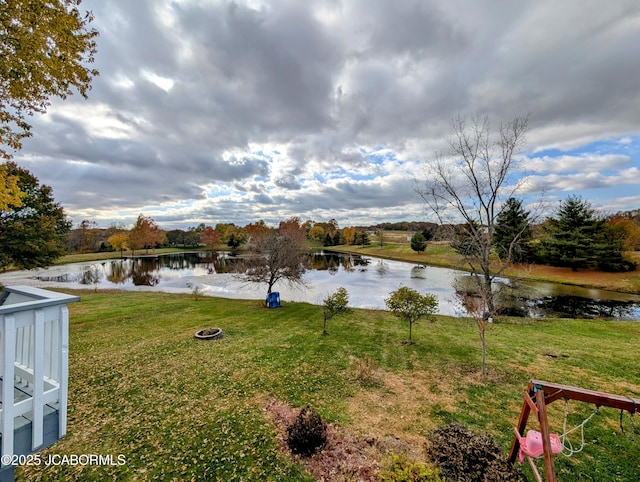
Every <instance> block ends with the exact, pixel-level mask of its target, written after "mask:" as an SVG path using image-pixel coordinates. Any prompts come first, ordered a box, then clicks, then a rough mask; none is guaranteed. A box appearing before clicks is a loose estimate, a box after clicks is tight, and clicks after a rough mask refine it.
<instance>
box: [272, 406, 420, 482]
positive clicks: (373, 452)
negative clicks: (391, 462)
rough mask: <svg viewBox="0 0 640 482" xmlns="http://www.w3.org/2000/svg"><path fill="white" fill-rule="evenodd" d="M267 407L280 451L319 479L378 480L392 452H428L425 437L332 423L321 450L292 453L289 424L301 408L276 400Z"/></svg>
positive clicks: (412, 455) (337, 481)
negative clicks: (371, 431) (373, 432)
mask: <svg viewBox="0 0 640 482" xmlns="http://www.w3.org/2000/svg"><path fill="white" fill-rule="evenodd" d="M264 410H265V413H266V415H267V417H268V418H269V419H270V420H271V421H272V422H273V424H274V425H275V426H276V429H277V432H278V446H279V448H280V451H281V452H282V453H285V454H287V456H289V457H290V458H291V459H292V460H294V461H296V462H297V463H299V464H300V465H302V466H303V467H304V469H305V470H306V471H307V472H308V473H309V474H311V475H312V476H313V477H314V478H315V479H316V480H320V481H325V482H343V481H344V482H346V481H361V482H370V481H377V480H378V474H379V473H380V468H381V464H382V462H383V461H384V460H385V459H386V458H387V457H388V456H389V454H391V453H394V454H406V455H407V456H409V457H410V458H420V459H422V458H424V455H425V454H424V448H423V447H424V443H423V440H422V439H420V440H419V441H416V440H414V441H413V443H410V442H409V441H406V440H403V439H401V438H399V437H393V436H383V437H374V436H364V435H360V434H357V433H354V432H352V431H350V430H348V429H346V428H344V427H339V426H336V425H333V424H329V425H327V444H326V445H325V446H324V447H323V448H322V450H321V451H320V452H318V453H316V454H314V455H312V456H311V457H301V456H299V455H295V454H293V453H291V451H290V450H289V447H288V446H287V441H286V436H287V427H288V426H289V425H291V424H292V423H293V421H294V420H295V418H296V416H297V415H298V413H299V410H297V409H295V408H293V407H291V406H290V405H287V404H285V403H282V402H279V401H277V400H271V401H269V402H268V403H267V405H266V407H265V409H264ZM416 442H418V443H416Z"/></svg>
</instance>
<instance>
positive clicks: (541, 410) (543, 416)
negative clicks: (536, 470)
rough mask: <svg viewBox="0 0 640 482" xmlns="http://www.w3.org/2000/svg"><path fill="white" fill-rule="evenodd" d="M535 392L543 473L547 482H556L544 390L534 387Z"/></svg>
mask: <svg viewBox="0 0 640 482" xmlns="http://www.w3.org/2000/svg"><path fill="white" fill-rule="evenodd" d="M534 389H535V390H536V405H537V407H538V421H539V422H540V433H542V448H543V449H544V471H545V473H546V475H547V482H556V471H555V468H554V467H553V454H552V453H551V440H550V439H549V422H548V420H547V404H546V403H545V401H544V388H543V387H541V386H534Z"/></svg>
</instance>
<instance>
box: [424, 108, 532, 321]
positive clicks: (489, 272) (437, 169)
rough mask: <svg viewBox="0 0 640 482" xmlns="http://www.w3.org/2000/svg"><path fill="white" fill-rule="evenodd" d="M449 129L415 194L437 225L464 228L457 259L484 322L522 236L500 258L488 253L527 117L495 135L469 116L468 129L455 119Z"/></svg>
mask: <svg viewBox="0 0 640 482" xmlns="http://www.w3.org/2000/svg"><path fill="white" fill-rule="evenodd" d="M451 128H452V131H453V134H452V135H451V136H450V138H449V139H448V144H449V152H446V153H440V154H438V155H437V156H436V158H435V159H434V160H433V161H432V162H427V163H426V165H425V175H426V179H425V181H424V183H422V184H419V185H418V186H417V188H416V191H417V193H418V194H419V195H420V196H421V197H422V199H423V200H424V201H425V203H426V205H427V206H428V207H429V209H430V210H432V211H433V212H434V213H435V214H436V216H437V217H438V219H439V220H440V223H441V224H442V223H443V220H444V219H448V220H454V221H456V220H457V222H462V223H464V225H465V233H464V237H465V240H464V247H465V248H464V250H462V255H463V258H464V261H465V263H466V264H467V265H468V266H469V269H470V271H471V273H472V276H473V278H474V279H475V280H476V282H477V286H476V289H477V292H478V295H479V297H480V299H481V300H482V304H483V307H482V310H483V312H484V313H485V315H484V316H483V317H484V318H486V317H488V316H495V314H496V313H495V312H496V303H495V300H494V292H493V290H492V284H493V281H494V279H495V278H496V277H497V276H500V274H502V272H503V271H504V269H505V268H506V266H507V263H508V262H509V260H510V258H511V254H512V251H513V248H514V247H515V246H516V245H517V242H518V239H519V237H520V235H521V234H522V233H516V235H515V236H514V239H513V240H512V241H511V245H510V247H509V248H508V249H507V250H506V253H497V252H496V251H495V250H494V249H493V248H494V244H495V240H494V234H495V228H496V222H497V219H498V215H499V214H500V212H501V211H502V209H503V207H504V204H505V202H506V201H507V199H509V198H510V197H512V196H513V195H514V194H515V192H516V191H517V190H518V188H519V187H520V184H521V182H520V178H519V177H518V174H520V171H519V169H518V168H517V154H518V153H519V151H520V150H521V149H522V147H523V145H524V142H525V135H526V133H527V129H528V116H524V117H515V118H514V119H513V120H511V121H510V122H507V123H504V124H501V125H500V127H499V129H498V130H497V132H496V133H492V132H491V128H490V124H489V118H488V117H487V116H475V117H474V118H472V119H471V121H470V123H467V121H466V120H465V119H464V118H462V117H458V118H457V119H454V120H453V121H452V122H451ZM450 215H452V217H451V218H449V216H450ZM523 231H524V228H523Z"/></svg>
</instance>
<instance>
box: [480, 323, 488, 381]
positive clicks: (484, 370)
mask: <svg viewBox="0 0 640 482" xmlns="http://www.w3.org/2000/svg"><path fill="white" fill-rule="evenodd" d="M485 329H486V328H485V326H483V325H480V341H481V342H482V375H483V376H484V375H486V374H487V344H486V341H485V336H484V334H485Z"/></svg>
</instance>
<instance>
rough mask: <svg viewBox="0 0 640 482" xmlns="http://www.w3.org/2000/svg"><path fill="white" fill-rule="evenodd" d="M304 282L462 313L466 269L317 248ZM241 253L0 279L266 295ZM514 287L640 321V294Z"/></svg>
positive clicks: (553, 308)
mask: <svg viewBox="0 0 640 482" xmlns="http://www.w3.org/2000/svg"><path fill="white" fill-rule="evenodd" d="M307 267H308V270H307V272H306V273H305V275H304V281H305V286H289V285H287V284H286V283H281V284H277V285H276V286H275V288H274V289H275V290H277V291H279V292H280V296H281V299H282V300H283V301H284V302H286V301H306V302H309V303H314V304H321V303H322V300H323V299H324V298H325V297H326V296H327V295H328V294H330V293H333V292H334V291H335V290H336V289H337V288H338V287H340V286H344V287H345V288H347V290H348V291H349V299H350V303H349V304H350V306H353V307H357V308H371V309H384V308H385V303H384V299H385V298H386V297H388V296H389V293H390V292H391V291H393V290H395V289H397V288H398V287H399V286H401V285H404V286H409V287H411V288H414V289H416V290H418V291H420V292H421V293H425V292H429V293H433V294H434V295H436V296H437V297H438V301H439V312H440V313H442V314H447V315H458V316H459V315H463V314H464V309H463V308H462V306H461V305H460V303H459V302H458V301H457V298H456V296H455V291H454V289H453V284H454V281H455V280H456V278H457V277H461V276H462V277H464V276H467V274H466V273H464V272H460V271H456V270H452V269H447V268H438V267H434V266H420V265H415V264H411V263H405V262H401V261H390V260H385V259H380V258H373V257H369V256H359V255H348V254H337V253H323V252H319V253H314V254H311V255H309V258H308V266H307ZM245 269H246V266H245V261H244V260H243V259H242V258H236V257H233V256H230V255H229V253H206V252H195V253H176V254H168V255H158V256H141V257H135V258H125V259H113V260H108V261H99V262H98V261H97V262H92V263H76V264H68V265H61V266H54V267H51V268H47V269H39V270H31V271H14V272H9V273H3V274H0V283H3V284H6V285H11V284H14V285H15V284H29V285H34V286H39V287H44V288H47V287H68V288H85V289H86V288H87V287H90V288H95V289H126V290H150V291H165V292H178V293H190V292H191V291H192V290H193V289H194V288H195V287H197V288H199V290H200V291H201V292H202V293H203V294H204V295H209V296H219V297H225V298H239V299H258V300H262V299H264V298H265V296H266V285H264V284H256V283H250V282H246V281H243V280H242V279H241V278H240V273H243V272H244V270H245ZM504 282H505V285H508V286H509V287H510V288H509V290H505V291H508V292H509V301H508V302H505V306H506V307H507V310H508V312H509V313H511V314H516V315H527V316H534V317H544V316H565V317H581V318H596V317H598V318H616V319H625V320H639V319H640V296H637V295H630V294H622V293H616V292H611V291H604V290H593V289H586V288H580V287H575V286H567V285H561V284H557V283H544V282H523V283H520V284H519V285H518V286H514V285H513V284H511V283H509V282H508V280H504Z"/></svg>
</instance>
